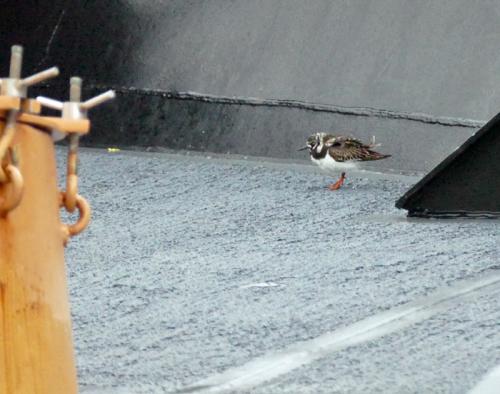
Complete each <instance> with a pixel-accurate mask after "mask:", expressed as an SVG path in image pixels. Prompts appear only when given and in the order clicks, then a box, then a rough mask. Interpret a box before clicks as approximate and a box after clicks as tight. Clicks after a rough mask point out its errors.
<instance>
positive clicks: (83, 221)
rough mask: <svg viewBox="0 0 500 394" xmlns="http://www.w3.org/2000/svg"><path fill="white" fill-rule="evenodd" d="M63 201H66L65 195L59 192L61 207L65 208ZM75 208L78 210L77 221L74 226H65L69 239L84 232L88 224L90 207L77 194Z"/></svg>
mask: <svg viewBox="0 0 500 394" xmlns="http://www.w3.org/2000/svg"><path fill="white" fill-rule="evenodd" d="M65 200H66V193H65V192H61V207H62V206H65V203H64V201H65ZM76 207H77V208H78V213H79V217H78V220H77V221H76V223H74V224H71V225H69V224H66V225H65V228H66V229H67V233H68V235H69V236H70V237H73V236H75V235H78V234H80V233H81V232H82V231H83V230H85V228H86V227H87V226H88V224H89V222H90V212H91V209H90V205H89V203H88V202H87V200H85V198H83V197H82V196H80V195H79V194H77V195H76Z"/></svg>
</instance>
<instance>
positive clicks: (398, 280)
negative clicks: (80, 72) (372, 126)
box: [59, 150, 500, 393]
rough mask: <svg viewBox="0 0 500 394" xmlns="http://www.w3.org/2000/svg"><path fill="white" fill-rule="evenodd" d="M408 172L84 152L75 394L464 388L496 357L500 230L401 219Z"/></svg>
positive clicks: (73, 273)
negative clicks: (332, 173) (85, 213)
mask: <svg viewBox="0 0 500 394" xmlns="http://www.w3.org/2000/svg"><path fill="white" fill-rule="evenodd" d="M59 158H60V159H61V158H62V150H61V151H59ZM60 161H61V160H60ZM63 164H64V163H63V162H61V168H62V167H63ZM416 180H417V178H414V177H402V176H380V175H377V174H370V173H356V174H349V173H348V182H347V184H346V187H345V188H344V189H342V190H341V191H339V192H330V191H328V190H327V189H326V188H325V186H326V185H327V184H328V183H329V182H330V181H331V179H330V178H329V177H328V176H325V175H323V174H321V173H320V172H319V171H318V170H316V169H315V168H314V167H312V166H311V165H305V164H295V163H269V162H259V161H253V160H242V159H237V160H236V159H235V160H233V159H218V158H212V159H207V158H206V157H202V156H196V155H189V156H185V155H175V154H159V153H134V152H120V153H113V154H109V153H107V152H106V151H104V150H83V152H82V154H81V168H80V191H81V193H82V194H83V195H84V196H86V197H87V198H88V200H89V201H90V202H91V204H92V206H93V210H94V214H93V222H92V223H91V226H90V227H89V229H87V230H86V232H85V233H84V234H82V235H80V236H79V237H77V238H74V239H73V240H72V241H71V242H70V245H69V247H68V248H67V261H68V270H69V275H70V293H71V302H72V313H73V326H74V336H75V345H76V351H77V359H78V371H79V382H80V386H81V391H82V392H83V393H87V392H88V393H91V392H92V393H96V392H106V393H143V392H144V393H147V392H153V393H156V392H170V391H179V390H185V391H195V392H197V391H200V390H201V391H203V390H205V391H208V390H212V391H213V392H217V391H223V390H225V389H228V390H230V391H231V390H232V391H234V392H245V391H249V392H250V391H251V392H253V393H284V392H296V393H323V392H324V393H372V392H374V393H378V392H379V393H422V392H442V393H466V392H467V391H468V390H470V389H471V388H472V387H473V386H475V385H476V384H477V382H479V380H480V379H481V377H482V376H483V375H484V374H486V373H487V372H488V371H489V370H491V369H492V368H493V367H495V366H496V365H498V364H500V305H499V304H498V299H499V296H500V264H499V260H498V256H499V255H500V253H499V252H500V231H499V228H500V227H499V226H500V223H499V222H498V221H495V220H446V221H437V220H408V219H406V218H405V212H403V211H399V210H397V209H396V208H394V202H395V200H396V199H397V198H398V197H399V196H401V195H402V194H403V193H404V192H405V191H406V190H407V189H408V188H409V187H410V186H411V185H412V184H413V183H415V181H416ZM464 289H465V290H464ZM384 319H385V320H384Z"/></svg>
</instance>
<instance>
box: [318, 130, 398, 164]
mask: <svg viewBox="0 0 500 394" xmlns="http://www.w3.org/2000/svg"><path fill="white" fill-rule="evenodd" d="M325 145H326V146H327V147H328V152H329V153H330V156H332V157H333V159H334V160H335V161H338V162H344V161H370V160H381V159H385V158H386V157H389V156H390V155H384V154H381V153H378V152H375V151H373V150H372V149H371V148H372V145H366V144H364V143H363V142H361V141H360V140H358V139H356V138H352V137H344V136H337V137H335V136H332V137H331V138H328V139H325Z"/></svg>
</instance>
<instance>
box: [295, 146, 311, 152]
mask: <svg viewBox="0 0 500 394" xmlns="http://www.w3.org/2000/svg"><path fill="white" fill-rule="evenodd" d="M306 149H309V147H308V146H304V147H302V148H300V149H297V152H298V151H301V150H306Z"/></svg>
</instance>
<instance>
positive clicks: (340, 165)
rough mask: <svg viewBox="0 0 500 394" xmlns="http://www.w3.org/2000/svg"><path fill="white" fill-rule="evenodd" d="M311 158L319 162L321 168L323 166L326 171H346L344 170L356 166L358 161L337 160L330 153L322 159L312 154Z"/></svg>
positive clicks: (316, 162)
mask: <svg viewBox="0 0 500 394" xmlns="http://www.w3.org/2000/svg"><path fill="white" fill-rule="evenodd" d="M311 160H312V162H313V163H315V164H317V165H318V166H319V168H321V169H322V170H323V171H326V172H333V171H344V170H347V169H350V168H355V167H356V162H352V161H350V162H339V161H335V160H333V158H332V157H331V156H330V155H328V154H327V155H326V156H325V157H324V158H322V159H315V158H314V157H312V156H311Z"/></svg>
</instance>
